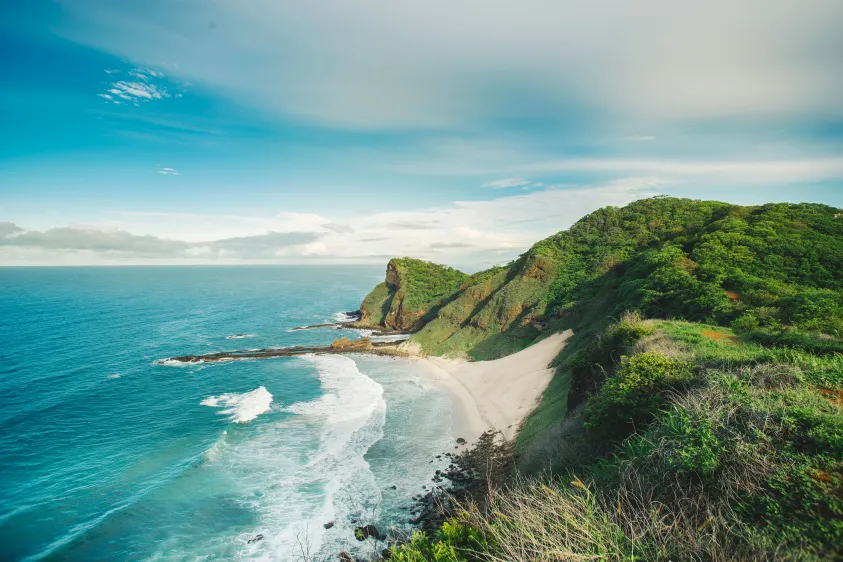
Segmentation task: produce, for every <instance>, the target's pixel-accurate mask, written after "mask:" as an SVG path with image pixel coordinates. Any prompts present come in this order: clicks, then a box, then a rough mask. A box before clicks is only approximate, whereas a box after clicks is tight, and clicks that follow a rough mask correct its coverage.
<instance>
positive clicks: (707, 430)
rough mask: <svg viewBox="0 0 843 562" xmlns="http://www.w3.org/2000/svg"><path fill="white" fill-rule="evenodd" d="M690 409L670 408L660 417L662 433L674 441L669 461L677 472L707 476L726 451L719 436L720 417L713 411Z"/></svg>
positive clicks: (714, 468)
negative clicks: (662, 417)
mask: <svg viewBox="0 0 843 562" xmlns="http://www.w3.org/2000/svg"><path fill="white" fill-rule="evenodd" d="M694 414H699V412H693V413H692V412H690V411H688V410H686V409H683V408H675V407H674V408H671V410H670V411H669V412H668V413H667V415H666V416H665V418H664V419H663V420H662V422H661V423H662V424H663V425H664V429H665V433H666V435H667V436H668V438H670V439H672V440H673V442H674V443H675V444H676V447H675V448H674V449H673V454H672V455H671V456H670V457H668V458H669V460H668V464H670V465H671V466H672V467H674V468H675V469H677V470H680V471H686V472H696V473H698V474H700V475H702V476H707V475H710V474H711V473H713V472H714V471H716V470H717V469H718V468H720V461H721V456H722V454H723V452H724V451H725V450H726V448H725V446H724V445H723V443H722V441H721V440H720V438H719V436H718V431H717V429H718V424H719V423H720V421H721V420H720V418H719V416H717V415H716V414H717V413H716V412H704V413H703V415H694Z"/></svg>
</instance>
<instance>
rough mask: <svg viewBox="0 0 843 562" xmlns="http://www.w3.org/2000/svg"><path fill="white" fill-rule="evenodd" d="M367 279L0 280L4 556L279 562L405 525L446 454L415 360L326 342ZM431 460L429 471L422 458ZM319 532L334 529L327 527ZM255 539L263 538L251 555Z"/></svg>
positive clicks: (202, 273)
mask: <svg viewBox="0 0 843 562" xmlns="http://www.w3.org/2000/svg"><path fill="white" fill-rule="evenodd" d="M382 277H383V268H381V267H369V266H348V267H337V266H315V267H271V266H248V267H122V268H0V342H2V344H0V427H2V432H0V478H2V481H3V482H4V485H3V486H2V487H0V559H3V560H7V559H8V560H22V559H32V560H37V559H48V560H49V559H56V560H58V559H61V560H98V559H152V558H154V559H156V560H194V559H196V558H203V559H210V560H214V559H218V560H230V559H246V560H248V559H261V560H290V559H292V556H293V554H294V553H295V552H298V547H299V544H300V543H302V542H304V543H306V544H307V545H308V547H309V548H310V550H311V552H317V551H320V549H321V551H322V552H323V553H328V554H335V553H337V552H339V551H340V550H343V549H353V548H359V547H360V543H358V542H357V541H356V540H354V537H353V526H354V524H353V523H352V521H359V522H367V523H368V522H373V523H375V524H377V525H380V526H381V527H386V526H388V525H398V526H403V527H406V524H407V517H408V513H407V511H404V510H403V509H402V508H404V507H406V506H408V505H409V504H410V503H411V501H412V496H413V495H415V494H417V493H420V492H422V491H423V490H422V486H423V485H425V484H427V483H429V480H430V478H431V477H432V476H433V473H434V471H435V470H436V469H438V468H443V466H442V465H443V463H444V462H445V461H441V460H435V456H436V455H437V454H440V453H441V452H443V451H445V450H447V449H448V448H450V446H451V443H452V442H453V436H452V435H450V434H449V428H450V425H451V419H450V411H451V402H450V400H451V398H450V397H449V396H448V395H447V394H445V393H444V392H443V391H442V390H441V389H440V388H438V387H435V386H433V385H431V384H429V382H428V381H427V380H426V375H425V374H424V373H423V372H421V371H420V367H418V366H416V365H414V364H413V363H412V362H406V361H398V360H395V359H392V358H388V357H368V356H304V357H290V358H279V359H270V360H256V361H234V362H228V363H218V364H198V365H188V366H169V365H159V364H156V361H158V360H160V359H163V358H167V357H171V356H176V355H183V354H187V353H191V354H201V353H208V352H216V351H224V350H237V349H244V348H263V347H269V346H290V345H314V344H316V345H324V344H328V343H330V342H331V341H332V340H333V339H336V338H337V337H339V336H340V335H345V336H346V337H350V338H355V337H359V334H357V333H355V332H354V331H353V330H342V331H337V330H334V329H320V330H306V331H290V330H291V328H295V327H300V326H303V325H310V324H320V323H331V322H335V321H336V320H337V319H338V318H340V317H339V316H338V315H337V313H340V312H343V311H349V310H355V309H356V308H357V307H358V305H359V303H360V300H361V299H362V297H363V296H364V295H365V294H366V293H367V292H368V290H369V289H370V288H371V287H372V286H373V285H375V284H376V283H378V282H379V281H380V280H381V279H382ZM432 459H433V460H434V462H433V463H431V462H430V461H431V460H432ZM331 521H333V522H334V523H335V524H334V526H333V527H331V528H330V529H325V528H324V524H325V523H328V522H331ZM258 535H263V538H262V539H261V540H258V541H253V542H249V540H250V539H254V538H255V537H257V536H258Z"/></svg>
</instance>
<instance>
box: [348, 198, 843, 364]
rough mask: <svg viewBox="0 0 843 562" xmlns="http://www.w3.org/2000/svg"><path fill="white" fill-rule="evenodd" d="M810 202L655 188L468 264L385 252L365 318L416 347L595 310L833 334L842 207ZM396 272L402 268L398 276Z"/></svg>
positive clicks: (454, 343) (437, 347)
mask: <svg viewBox="0 0 843 562" xmlns="http://www.w3.org/2000/svg"><path fill="white" fill-rule="evenodd" d="M837 213H838V211H837V210H836V209H833V208H831V207H827V206H824V205H816V204H800V205H792V204H786V203H782V204H770V205H763V206H758V207H741V206H737V205H729V204H726V203H718V202H711V201H693V200H689V199H673V198H667V197H660V198H654V199H646V200H642V201H638V202H635V203H633V204H631V205H628V206H626V207H623V208H614V207H607V208H604V209H600V210H598V211H595V212H594V213H592V214H590V215H588V216H586V217H584V218H583V219H581V220H580V221H578V222H577V223H576V224H574V225H573V226H572V227H571V228H570V229H568V230H566V231H564V232H560V233H558V234H556V235H554V236H551V237H550V238H547V239H545V240H542V241H541V242H538V243H537V244H535V245H534V246H533V247H532V248H530V249H529V250H528V251H527V252H526V253H525V254H523V255H522V256H521V257H520V258H518V259H517V260H515V261H514V262H512V263H511V264H509V265H508V266H506V267H498V268H493V269H490V270H487V271H483V272H480V273H476V274H474V275H471V276H465V275H463V274H461V273H459V272H456V271H455V270H451V269H448V268H444V267H443V266H436V265H433V264H429V263H427V262H422V261H419V260H410V259H407V258H405V259H402V260H392V261H391V262H390V266H389V267H388V269H387V282H386V283H385V284H382V285H379V286H378V287H377V288H376V289H375V290H374V291H373V292H372V293H371V294H370V295H369V296H367V297H366V300H365V301H364V302H363V306H362V308H363V310H364V314H365V316H364V318H366V319H367V320H368V322H369V323H372V324H378V325H383V326H385V327H388V328H393V329H396V328H397V326H399V325H400V326H401V327H402V329H414V330H416V331H417V332H418V333H417V334H416V335H415V336H414V337H413V339H414V341H416V342H418V343H419V344H420V345H421V347H422V350H423V351H424V352H425V353H428V354H431V355H449V354H450V355H466V356H468V357H470V358H472V359H489V358H494V357H498V356H501V355H506V354H508V353H512V352H514V351H518V350H520V349H522V348H524V347H526V346H528V345H529V344H530V343H532V342H533V341H535V340H536V339H537V338H540V337H542V335H543V334H546V333H548V332H549V331H553V330H555V329H556V328H557V327H558V326H559V325H560V323H561V322H563V321H565V320H566V318H567V317H569V316H570V315H583V314H589V313H592V312H596V311H599V312H600V313H601V314H604V315H614V316H617V315H619V314H620V313H621V312H623V311H624V310H627V309H632V308H635V309H638V310H640V311H641V312H642V313H644V314H645V315H647V316H653V317H661V318H672V317H677V318H685V319H688V320H705V321H708V322H713V323H718V324H723V325H732V324H734V326H735V327H736V328H737V329H739V330H741V331H743V332H752V333H753V334H754V336H755V337H757V338H768V339H770V340H778V341H787V339H788V338H791V339H792V338H798V337H799V334H798V331H799V330H807V331H811V332H824V333H826V334H830V335H832V336H836V337H839V336H841V335H843V297H841V290H843V275H841V271H843V238H841V237H843V218H839V217H837V218H836V217H835V215H836V214H837ZM404 279H406V280H405V281H404Z"/></svg>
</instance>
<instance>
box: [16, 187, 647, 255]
mask: <svg viewBox="0 0 843 562" xmlns="http://www.w3.org/2000/svg"><path fill="white" fill-rule="evenodd" d="M658 192H659V185H658V183H657V182H654V181H653V180H648V179H640V178H629V179H625V180H619V181H616V182H612V183H610V184H608V185H604V186H600V187H595V188H589V189H576V190H554V189H547V190H544V191H535V192H531V193H527V194H523V195H514V196H508V197H501V198H498V199H492V200H488V201H458V202H455V203H453V204H451V205H447V206H443V207H434V208H427V209H420V210H414V211H391V212H379V213H369V214H362V215H355V216H354V217H325V216H322V215H319V214H312V213H295V212H279V213H276V214H275V215H270V216H262V217H242V216H209V215H192V214H184V213H176V214H172V215H170V214H167V213H158V214H154V213H153V214H149V213H146V214H144V213H127V214H126V218H124V220H123V221H122V222H123V224H122V225H120V226H114V225H110V226H103V225H81V226H80V225H76V226H61V227H56V228H50V229H47V230H27V229H25V228H23V227H21V226H19V225H16V224H14V223H10V222H0V265H14V264H39V263H59V264H118V263H119V264H122V263H314V262H317V263H348V262H352V263H382V262H384V261H385V260H386V259H388V257H392V256H404V255H410V256H414V257H419V258H423V259H429V260H434V261H437V262H441V263H451V264H456V265H465V264H474V265H476V266H478V267H481V266H487V265H491V264H494V263H503V262H506V261H508V260H510V259H513V258H514V257H516V256H517V255H518V254H519V253H521V252H523V251H525V250H526V249H527V248H529V247H530V246H531V245H532V244H533V243H535V242H537V241H538V240H540V239H541V238H544V237H546V236H549V235H551V234H554V233H556V232H558V231H560V230H563V229H565V228H567V227H568V226H570V225H571V224H572V223H573V222H574V221H575V220H577V219H579V218H580V217H582V216H583V215H585V214H588V213H590V212H592V211H593V210H595V209H597V208H599V207H602V206H605V205H625V204H627V203H629V202H631V201H633V200H635V199H639V198H641V197H645V196H650V195H655V194H657V193H658ZM168 229H177V230H170V232H168ZM142 231H154V232H157V234H155V235H153V234H140V233H139V232H142ZM133 232H135V233H133ZM186 232H190V233H192V234H194V236H198V237H205V238H204V239H194V240H186V239H184V233H186ZM220 232H226V233H229V234H231V235H229V236H227V237H224V238H214V234H215V233H217V234H218V233H220Z"/></svg>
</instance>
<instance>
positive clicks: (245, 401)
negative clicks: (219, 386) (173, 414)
mask: <svg viewBox="0 0 843 562" xmlns="http://www.w3.org/2000/svg"><path fill="white" fill-rule="evenodd" d="M199 404H201V405H202V406H209V407H211V408H226V409H225V410H221V411H220V412H219V413H220V414H225V415H228V416H229V419H231V421H233V422H235V423H244V422H249V421H252V420H253V419H255V418H256V417H258V416H259V415H261V414H263V413H264V412H268V411H269V408H270V405H271V404H272V394H270V393H269V391H268V390H267V389H266V388H264V387H262V386H260V387H258V388H256V389H255V390H252V391H249V392H244V393H243V394H220V395H219V396H209V397H207V398H205V399H204V400H202V401H201V402H200V403H199Z"/></svg>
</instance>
